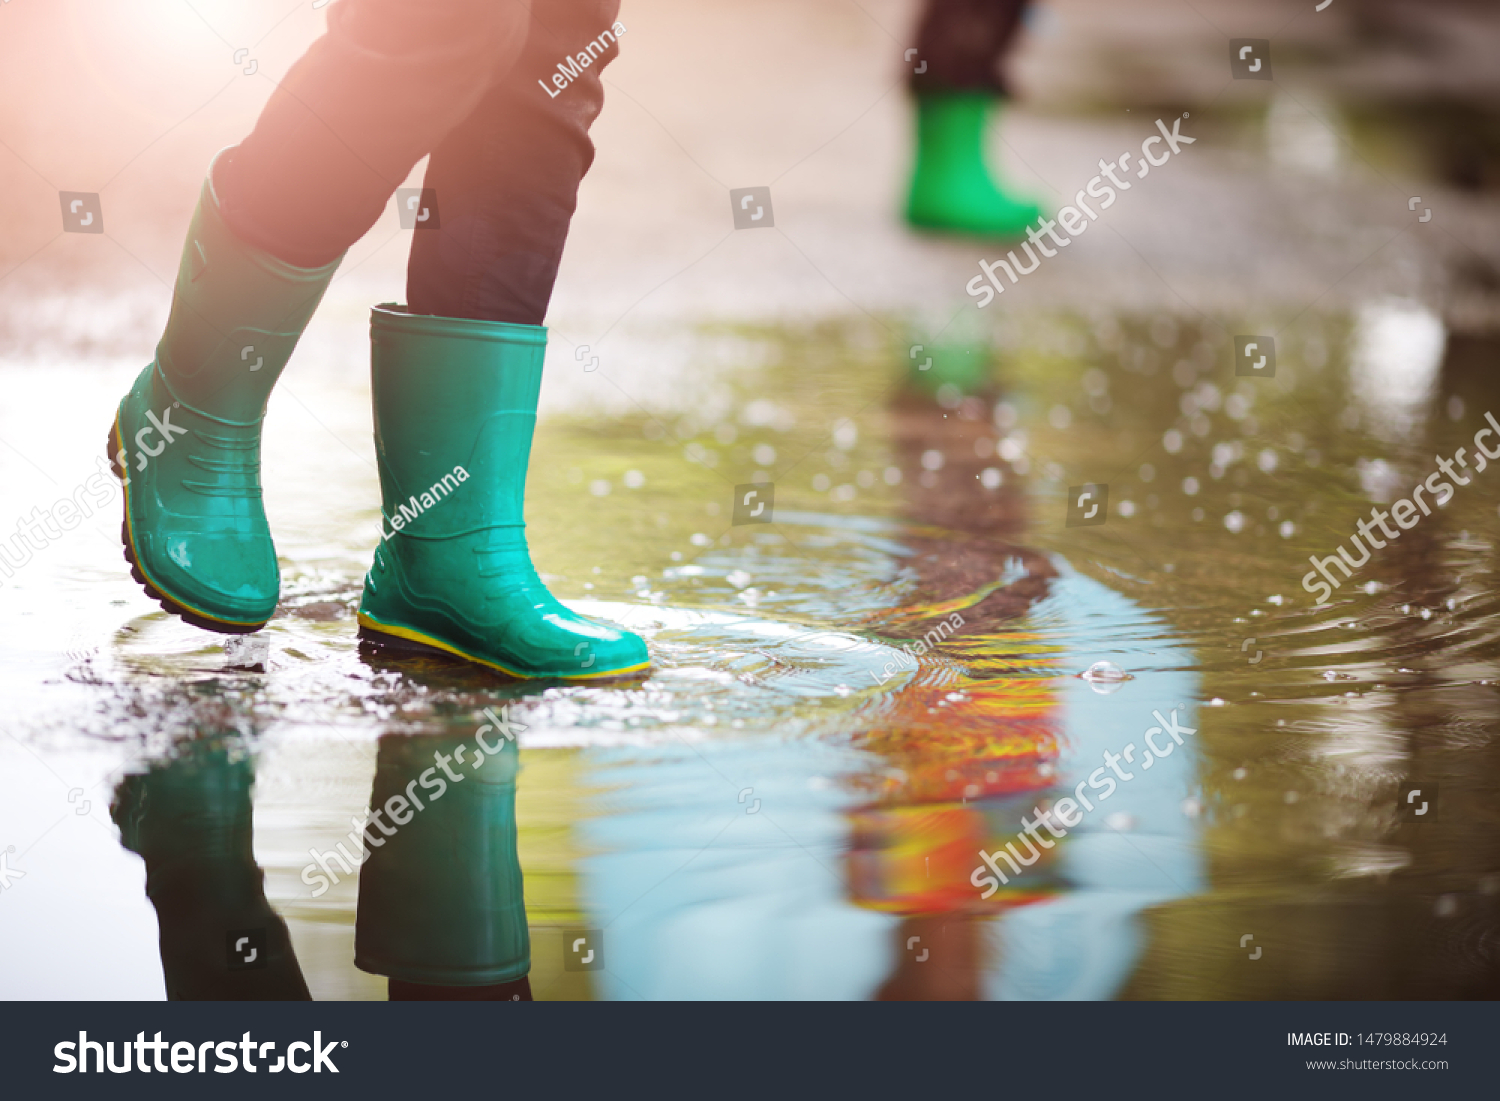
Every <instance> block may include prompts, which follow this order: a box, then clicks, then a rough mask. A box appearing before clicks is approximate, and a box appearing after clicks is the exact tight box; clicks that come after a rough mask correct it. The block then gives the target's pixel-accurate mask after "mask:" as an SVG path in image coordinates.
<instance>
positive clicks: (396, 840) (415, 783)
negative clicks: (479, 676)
mask: <svg viewBox="0 0 1500 1101" xmlns="http://www.w3.org/2000/svg"><path fill="white" fill-rule="evenodd" d="M482 733H484V732H483V731H482ZM486 745H487V746H495V747H496V748H497V749H498V752H495V753H493V755H490V754H487V753H486V752H485V751H484V750H482V749H480V748H479V746H478V744H477V743H476V741H475V739H473V738H459V737H449V736H445V737H437V738H425V737H404V736H397V735H386V736H385V737H383V738H381V739H380V749H379V755H378V759H377V762H376V768H375V784H374V790H373V792H372V794H371V797H370V807H371V809H372V812H374V813H373V814H372V821H371V825H370V826H369V827H368V828H367V829H366V830H365V836H366V838H367V839H368V841H369V845H370V856H369V859H368V860H367V861H366V862H365V865H364V867H363V868H362V869H361V871H360V878H359V917H358V921H357V923H356V927H355V939H354V963H355V966H356V967H359V968H361V969H362V970H365V971H369V972H372V973H373V974H376V975H385V976H387V977H388V978H389V979H390V996H391V999H392V1000H393V1001H396V1000H415V1001H431V1000H456V1001H511V1000H517V999H519V1000H521V1001H530V1000H531V984H530V981H529V980H528V978H527V975H528V973H529V972H530V970H531V940H530V934H529V932H528V930H527V928H526V906H525V898H524V896H523V893H522V881H521V864H520V860H519V859H518V858H517V855H516V772H517V767H518V762H517V753H516V745H515V742H514V741H504V740H502V739H499V738H497V737H496V736H495V735H493V734H487V735H486ZM454 776H457V777H458V779H457V780H455V779H453V777H454Z"/></svg>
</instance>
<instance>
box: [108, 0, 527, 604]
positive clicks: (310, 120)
mask: <svg viewBox="0 0 1500 1101" xmlns="http://www.w3.org/2000/svg"><path fill="white" fill-rule="evenodd" d="M529 8H530V4H529V0H452V2H449V3H445V4H413V3H408V2H405V0H339V2H338V3H336V4H335V5H334V6H333V7H331V8H330V9H329V10H328V19H329V30H328V33H327V34H326V35H325V36H324V37H322V38H320V39H318V41H317V42H315V43H314V44H313V45H312V47H311V48H310V49H309V50H308V52H307V54H306V55H305V56H304V57H302V58H301V59H300V60H299V61H298V62H297V63H296V64H295V65H294V66H293V67H292V69H291V71H290V72H289V73H288V74H287V77H286V79H285V80H284V81H283V82H282V84H281V85H280V86H279V87H278V89H277V91H276V92H275V93H274V94H273V95H272V97H271V100H270V102H269V103H268V104H267V106H266V108H265V111H264V112H263V113H262V116H261V118H260V120H259V121H258V122H257V124H256V127H255V130H254V132H253V133H252V134H251V135H250V136H249V137H248V138H246V140H245V142H244V143H243V144H242V145H240V146H238V147H236V148H234V149H231V150H228V151H227V152H226V153H225V154H222V155H221V156H220V157H219V158H218V159H217V160H216V161H215V164H214V165H213V166H212V167H211V169H210V172H209V178H208V179H207V180H206V181H205V183H204V187H203V192H202V195H201V197H200V199H199V204H198V209H197V211H196V212H195V213H194V216H193V221H192V224H191V227H190V229H189V233H188V239H187V242H186V245H185V246H184V249H183V255H182V262H181V265H180V270H179V273H178V276H177V283H176V287H175V290H174V294H173V302H172V312H171V316H170V318H169V319H168V322H167V329H166V333H165V334H164V335H163V337H162V339H161V342H160V343H159V344H158V346H157V351H156V359H155V362H153V363H152V364H151V365H150V366H149V367H147V368H146V370H145V371H143V372H142V373H141V375H140V377H139V378H138V379H137V380H136V383H135V386H134V387H133V388H132V389H131V391H130V393H129V394H127V395H126V397H125V398H124V400H123V401H122V402H121V403H120V408H119V411H118V413H117V416H116V420H115V423H114V425H113V426H112V427H111V431H110V443H109V454H110V458H111V460H112V461H113V463H114V464H115V466H116V468H117V470H118V471H119V472H120V473H121V474H122V476H124V477H125V479H126V481H125V526H124V529H123V531H122V536H123V540H124V543H125V552H126V557H127V558H128V559H129V560H130V561H131V564H132V567H133V569H134V573H135V575H136V577H137V580H139V581H140V582H141V583H142V584H143V585H145V586H146V588H147V590H148V592H150V593H151V594H152V595H153V596H155V597H157V598H158V599H160V600H161V601H162V603H163V606H164V607H166V608H167V609H168V610H169V611H173V612H176V613H178V614H181V615H183V616H184V618H186V619H188V620H189V621H191V622H194V623H196V624H198V625H199V626H202V627H206V628H209V629H211V630H218V631H226V632H242V631H253V630H256V629H257V628H259V627H261V626H262V625H264V623H265V622H266V620H267V619H269V618H270V616H271V614H272V612H274V610H275V608H276V603H277V599H278V596H279V591H280V571H279V570H278V568H277V564H276V552H275V547H274V545H273V544H272V541H271V535H270V530H269V528H268V527H267V525H266V519H265V512H264V509H263V508H262V505H261V491H260V469H259V468H260V463H259V459H260V426H261V419H262V417H263V416H264V412H265V403H266V399H267V398H268V396H269V394H270V391H271V388H272V386H273V385H274V384H275V382H276V379H277V376H278V375H279V374H280V372H281V370H282V368H283V367H284V366H285V364H286V361H287V359H288V358H289V357H290V356H291V354H292V350H293V348H294V347H295V346H296V344H297V341H298V339H299V338H300V337H301V334H302V330H303V328H304V327H305V326H306V324H307V322H308V320H309V319H310V318H311V316H312V313H313V311H314V310H315V309H316V308H317V305H318V302H319V301H320V300H321V298H322V295H323V292H324V291H325V290H326V289H327V286H328V283H329V281H330V280H331V279H332V277H333V272H334V269H335V268H336V267H337V265H338V262H339V259H340V258H341V257H342V254H343V252H344V250H345V249H347V248H348V247H349V245H350V244H352V243H353V242H354V241H355V240H357V239H358V238H359V237H360V236H361V235H362V234H364V233H365V232H366V231H367V230H368V229H369V228H370V226H371V225H372V224H373V223H374V221H375V219H376V218H377V217H379V215H380V211H381V209H382V208H383V207H384V205H385V202H386V200H387V199H388V198H389V196H390V194H391V192H392V191H393V190H394V189H395V188H396V186H397V185H398V184H399V183H400V182H401V181H402V179H404V178H405V176H406V175H407V173H408V172H409V171H410V170H411V167H412V166H413V165H414V164H415V163H416V162H417V160H418V159H419V158H421V157H422V156H424V155H425V154H427V153H428V152H430V151H431V150H432V149H433V148H434V147H435V146H436V145H437V144H438V143H439V142H440V141H441V140H442V138H443V137H444V135H446V134H447V133H448V132H449V131H450V130H451V129H452V128H453V127H454V126H455V125H457V124H458V123H459V122H460V121H461V120H463V119H464V118H466V117H468V116H469V115H470V114H471V113H472V112H473V110H474V107H475V105H476V104H477V103H478V102H479V101H480V100H481V99H482V98H483V96H484V94H485V91H486V89H487V88H488V87H489V85H490V83H491V81H492V79H493V78H494V76H495V75H496V74H497V73H501V72H504V71H505V70H506V69H508V68H509V67H510V66H511V65H512V64H514V62H515V59H516V58H517V57H518V56H519V55H520V50H521V47H522V45H523V44H524V42H525V40H526V37H527V34H528V33H529V30H528V23H529ZM537 94H538V95H543V94H544V93H542V92H541V90H540V89H538V92H537Z"/></svg>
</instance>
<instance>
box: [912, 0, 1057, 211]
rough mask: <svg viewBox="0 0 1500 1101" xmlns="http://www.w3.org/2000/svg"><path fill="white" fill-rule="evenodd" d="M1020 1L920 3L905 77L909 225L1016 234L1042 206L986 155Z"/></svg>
mask: <svg viewBox="0 0 1500 1101" xmlns="http://www.w3.org/2000/svg"><path fill="white" fill-rule="evenodd" d="M1026 5H1027V0H927V2H926V5H925V10H924V13H923V16H922V20H921V23H920V25H919V27H918V31H917V59H918V61H919V62H924V63H925V64H926V68H925V70H924V71H923V72H921V73H914V74H913V75H912V77H911V90H912V93H913V95H914V97H915V100H916V123H917V141H916V145H917V148H916V163H915V167H914V169H913V172H912V182H911V190H910V193H909V196H908V200H907V207H906V217H907V220H908V221H910V222H911V223H912V224H913V225H916V226H921V227H924V228H928V229H940V230H951V231H956V232H962V233H974V234H979V235H984V236H997V237H1018V236H1020V235H1022V234H1023V233H1024V232H1025V230H1026V227H1027V226H1028V225H1030V224H1031V223H1033V222H1035V221H1036V219H1037V218H1038V217H1039V216H1040V214H1041V211H1040V210H1039V208H1038V207H1037V206H1036V204H1034V203H1032V202H1029V201H1027V200H1025V199H1021V198H1018V197H1015V196H1013V195H1011V194H1009V193H1008V192H1007V191H1006V189H1005V188H1004V187H1002V186H1001V185H1000V184H999V183H998V182H997V181H996V178H995V175H994V173H993V172H992V171H991V169H990V167H989V165H988V161H987V158H986V156H985V145H986V140H985V139H986V136H987V133H988V129H989V126H990V124H991V122H992V121H993V119H994V117H995V116H996V114H997V113H998V111H999V109H1000V107H1001V105H1002V103H1003V102H1004V100H1005V98H1006V97H1007V95H1008V91H1007V86H1006V81H1005V76H1004V72H1003V64H1002V62H1003V58H1004V55H1005V53H1006V51H1007V50H1008V49H1009V48H1010V46H1011V44H1012V43H1013V41H1014V39H1015V36H1016V33H1017V31H1018V30H1019V29H1020V25H1021V17H1022V15H1023V14H1024V12H1025V10H1026Z"/></svg>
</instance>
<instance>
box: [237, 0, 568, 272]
mask: <svg viewBox="0 0 1500 1101" xmlns="http://www.w3.org/2000/svg"><path fill="white" fill-rule="evenodd" d="M530 7H531V0H445V2H444V3H441V4H417V3H412V2H411V0H339V2H338V3H336V4H334V5H333V6H332V7H330V8H329V9H328V33H327V34H326V35H324V36H323V37H322V38H320V39H318V40H317V41H316V42H314V43H313V44H312V46H311V47H310V48H309V49H308V51H307V53H306V54H304V55H303V56H302V58H301V59H299V60H298V61H297V63H296V64H295V65H293V66H292V68H291V71H290V72H288V73H287V75H286V78H285V79H284V80H283V81H282V82H281V83H280V85H279V86H278V87H277V89H276V91H275V92H274V93H272V95H271V99H270V101H269V102H268V103H267V104H266V107H265V109H264V110H263V111H262V112H261V115H260V119H259V120H258V121H257V122H256V124H255V129H254V130H253V131H252V132H251V134H250V136H249V137H247V138H246V139H245V140H244V141H243V142H242V143H241V144H240V145H239V147H238V148H236V149H234V150H232V151H231V153H230V154H229V155H228V156H227V157H226V158H225V160H224V161H223V162H221V163H220V165H219V166H218V167H217V169H216V172H215V183H216V186H217V187H218V189H219V195H220V201H221V203H222V205H223V208H224V215H225V218H226V219H227V220H228V222H229V224H230V226H231V227H232V228H233V229H234V230H235V233H236V234H237V235H238V236H240V237H241V239H243V240H245V241H247V242H248V243H250V244H252V245H256V246H258V247H260V248H262V249H264V250H265V251H267V252H269V253H271V254H272V255H273V256H277V257H279V258H281V259H283V260H286V261H288V262H290V263H293V264H296V265H298V266H301V267H317V266H319V265H322V264H325V263H327V262H328V261H330V260H332V259H334V258H335V257H337V256H338V255H340V254H341V253H342V252H343V251H344V250H345V249H347V248H348V247H349V246H350V245H351V244H353V243H354V242H355V241H357V240H358V239H359V238H360V237H361V236H363V235H364V234H365V233H366V232H367V231H368V230H369V228H370V227H371V226H372V225H374V224H375V220H376V219H377V218H378V217H379V216H380V212H381V210H382V209H384V206H385V203H386V200H387V199H389V198H390V196H391V193H392V192H393V191H395V189H396V187H397V185H399V184H400V183H401V181H402V180H403V179H405V178H406V176H407V174H408V173H409V172H410V171H411V169H412V166H413V165H414V164H416V163H417V161H418V160H420V159H421V158H422V157H424V156H426V155H427V154H428V153H430V152H431V151H432V149H433V148H434V147H435V146H436V145H437V144H438V143H439V142H440V141H441V140H442V139H443V137H444V135H446V134H447V133H448V132H449V131H450V130H451V129H452V128H453V127H454V126H455V125H457V124H458V123H459V122H460V121H461V120H463V119H464V118H466V117H467V116H468V115H469V114H470V113H471V112H472V111H473V109H474V106H475V104H476V103H478V102H479V101H480V99H481V98H482V97H483V95H484V92H485V89H486V87H487V86H488V85H489V83H490V81H491V80H492V79H493V78H494V76H495V74H496V73H499V72H504V71H505V70H506V69H507V68H509V67H510V66H511V65H512V64H513V63H514V61H515V59H516V58H517V57H518V56H519V55H520V52H521V47H522V45H523V43H524V42H525V40H526V37H527V34H528V23H529V12H530ZM538 91H540V90H538Z"/></svg>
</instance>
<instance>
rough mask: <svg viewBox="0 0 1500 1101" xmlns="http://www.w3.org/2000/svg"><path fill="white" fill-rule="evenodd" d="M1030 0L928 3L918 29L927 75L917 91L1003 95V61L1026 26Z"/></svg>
mask: <svg viewBox="0 0 1500 1101" xmlns="http://www.w3.org/2000/svg"><path fill="white" fill-rule="evenodd" d="M1026 3H1027V0H927V6H926V10H925V11H924V12H923V14H922V21H921V23H920V24H919V26H918V28H917V57H918V58H919V59H921V60H923V61H925V62H927V71H926V72H924V73H922V74H920V75H916V74H913V76H912V78H911V86H912V90H913V91H917V92H935V91H943V90H953V89H963V90H966V91H990V92H998V93H1001V94H1004V93H1005V91H1006V84H1005V77H1004V76H1003V75H1002V73H1001V69H1000V62H1001V59H1002V58H1003V56H1004V54H1005V52H1006V50H1007V49H1008V48H1009V47H1010V44H1011V41H1012V40H1013V39H1014V38H1015V36H1016V32H1017V31H1018V30H1020V27H1021V16H1022V15H1023V14H1024V13H1025V10H1026Z"/></svg>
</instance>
